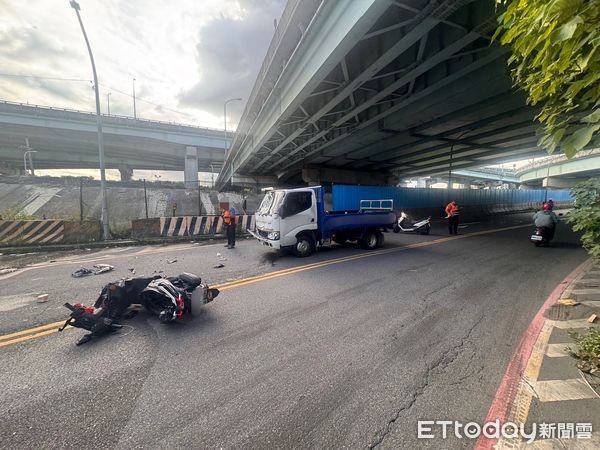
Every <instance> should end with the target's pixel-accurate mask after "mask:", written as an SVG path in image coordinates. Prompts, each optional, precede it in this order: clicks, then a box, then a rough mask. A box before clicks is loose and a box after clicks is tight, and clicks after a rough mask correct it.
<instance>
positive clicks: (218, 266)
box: [213, 263, 225, 269]
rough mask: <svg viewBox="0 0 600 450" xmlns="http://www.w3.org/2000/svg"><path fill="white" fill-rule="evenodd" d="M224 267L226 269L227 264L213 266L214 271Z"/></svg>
mask: <svg viewBox="0 0 600 450" xmlns="http://www.w3.org/2000/svg"><path fill="white" fill-rule="evenodd" d="M222 267H225V264H223V263H219V264H217V265H216V266H213V269H220V268H222Z"/></svg>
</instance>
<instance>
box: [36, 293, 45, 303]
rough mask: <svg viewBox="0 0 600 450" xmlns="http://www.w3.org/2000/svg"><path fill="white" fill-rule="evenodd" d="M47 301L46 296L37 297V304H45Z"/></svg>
mask: <svg viewBox="0 0 600 450" xmlns="http://www.w3.org/2000/svg"><path fill="white" fill-rule="evenodd" d="M47 301H48V294H41V295H38V296H37V302H38V303H46V302H47Z"/></svg>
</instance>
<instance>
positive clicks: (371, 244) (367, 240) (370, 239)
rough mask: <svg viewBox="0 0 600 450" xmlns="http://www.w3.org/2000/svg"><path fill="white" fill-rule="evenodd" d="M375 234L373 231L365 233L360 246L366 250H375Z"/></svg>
mask: <svg viewBox="0 0 600 450" xmlns="http://www.w3.org/2000/svg"><path fill="white" fill-rule="evenodd" d="M377 241H378V240H377V234H376V233H374V232H373V231H367V232H366V233H365V234H364V236H363V238H362V239H361V245H362V247H363V248H366V249H367V250H373V249H375V248H377Z"/></svg>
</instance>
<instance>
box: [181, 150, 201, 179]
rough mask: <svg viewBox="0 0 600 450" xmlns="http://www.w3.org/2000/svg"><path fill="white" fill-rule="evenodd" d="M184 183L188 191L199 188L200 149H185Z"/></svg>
mask: <svg viewBox="0 0 600 450" xmlns="http://www.w3.org/2000/svg"><path fill="white" fill-rule="evenodd" d="M183 182H184V184H185V187H186V188H187V189H196V188H197V187H198V148H197V147H186V148H185V166H184V172H183Z"/></svg>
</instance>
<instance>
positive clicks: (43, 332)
mask: <svg viewBox="0 0 600 450" xmlns="http://www.w3.org/2000/svg"><path fill="white" fill-rule="evenodd" d="M529 226H531V225H515V226H511V227H504V228H496V229H493V230H486V231H478V232H475V233H469V234H465V235H460V236H450V237H445V238H441V239H433V240H430V241H422V242H418V243H415V244H409V245H405V246H403V247H394V248H389V249H384V250H377V251H372V252H364V253H359V254H356V255H350V256H343V257H341V258H334V259H328V260H326V261H320V262H316V263H311V264H304V265H301V266H296V267H291V268H289V269H282V270H276V271H274V272H268V273H265V274H263V275H256V276H253V277H248V278H242V279H241V280H236V281H231V282H228V283H222V284H217V285H214V286H211V287H214V288H217V289H219V290H220V291H226V290H229V289H234V288H238V287H242V286H247V285H250V284H254V283H259V282H262V281H268V280H272V279H274V278H279V277H286V276H289V275H293V274H296V273H300V272H306V271H307V270H313V269H319V268H321V267H327V266H331V265H334V264H341V263H345V262H348V261H355V260H357V259H364V258H372V257H376V256H380V255H386V254H389V253H397V252H401V251H404V250H409V249H412V248H419V247H429V246H431V245H437V244H443V243H444V242H448V241H455V240H458V239H465V238H469V237H473V236H481V235H485V234H491V233H497V232H500V231H509V230H515V229H518V228H524V227H529ZM63 323H64V321H61V322H54V323H49V324H47V325H42V326H39V327H35V328H30V329H27V330H23V331H17V332H15V333H10V334H5V335H3V336H0V347H6V346H7V345H12V344H18V343H19V342H24V341H28V340H30V339H36V338H39V337H43V336H47V335H49V334H53V333H56V332H57V331H58V327H59V326H61V325H62V324H63ZM69 328H70V327H69ZM69 328H67V329H69Z"/></svg>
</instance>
